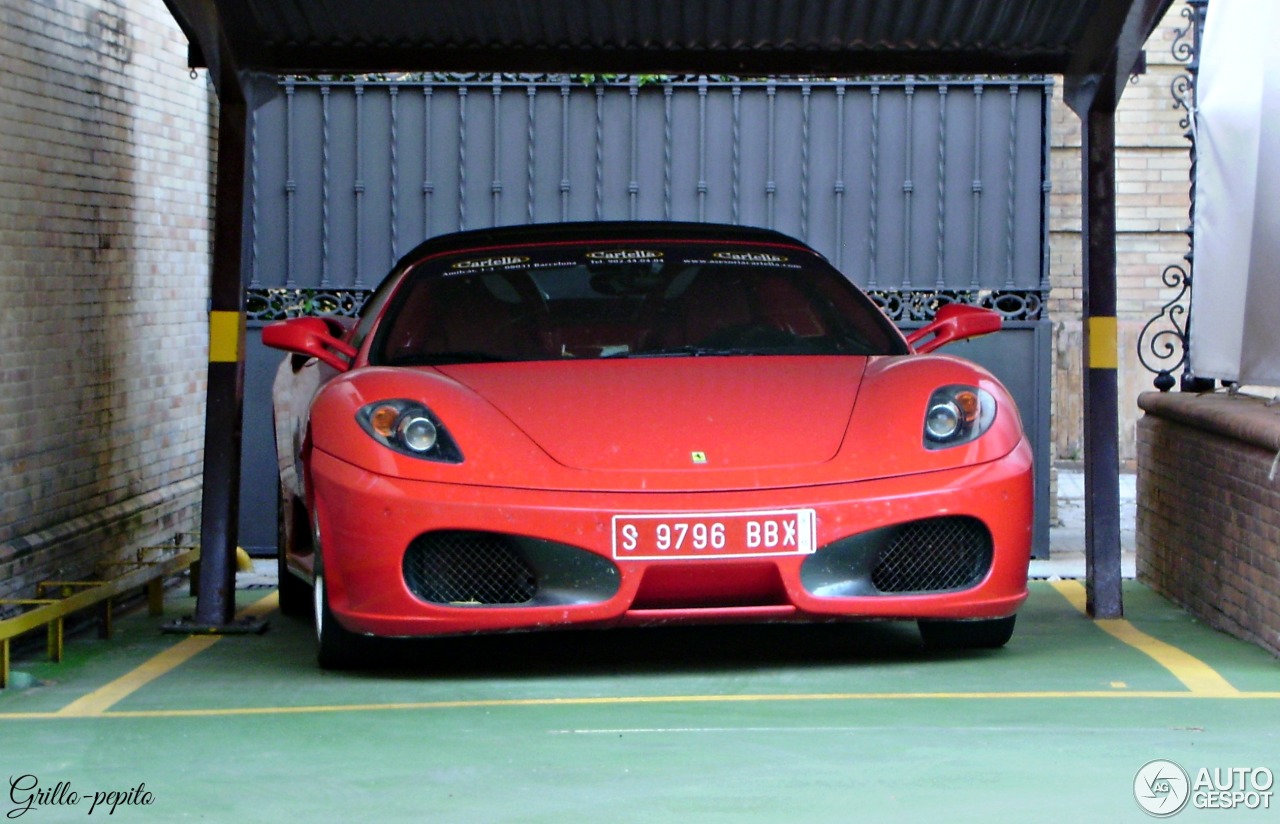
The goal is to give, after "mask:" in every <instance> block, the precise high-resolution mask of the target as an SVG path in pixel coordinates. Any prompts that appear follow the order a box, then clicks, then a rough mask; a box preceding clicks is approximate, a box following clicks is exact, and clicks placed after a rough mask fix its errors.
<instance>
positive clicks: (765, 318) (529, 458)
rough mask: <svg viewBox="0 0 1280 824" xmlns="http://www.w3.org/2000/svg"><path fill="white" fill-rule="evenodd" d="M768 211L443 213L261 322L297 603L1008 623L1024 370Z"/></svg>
mask: <svg viewBox="0 0 1280 824" xmlns="http://www.w3.org/2000/svg"><path fill="white" fill-rule="evenodd" d="M999 327H1000V319H999V316H998V315H997V314H995V313H993V312H990V311H987V310H984V309H979V308H974V307H968V306H959V305H948V306H944V307H942V308H941V309H940V310H939V311H938V313H937V318H936V320H935V321H934V322H933V323H931V324H930V325H929V326H927V327H925V328H924V329H921V330H919V331H916V332H914V333H912V334H911V335H909V336H907V337H904V336H903V335H902V334H901V333H900V332H899V331H898V330H897V329H896V328H895V327H894V326H893V324H892V323H890V322H889V320H888V319H887V318H886V317H885V316H884V314H883V313H882V312H881V311H880V310H879V309H878V308H877V307H876V305H875V304H874V303H873V302H872V301H871V300H870V299H869V298H868V297H867V296H866V295H865V294H863V293H862V292H861V291H860V290H859V289H858V288H857V287H856V286H854V285H853V284H852V283H851V282H850V281H849V280H848V279H847V278H845V277H844V276H843V275H841V274H840V273H839V272H838V271H836V270H835V269H834V268H833V267H832V266H831V265H830V264H829V263H827V261H826V260H825V259H824V258H823V257H822V256H820V255H819V254H817V253H816V252H814V251H813V250H812V249H810V248H808V247H807V246H805V245H804V244H803V243H801V242H799V241H797V240H794V239H792V238H789V237H787V236H785V235H781V234H778V233H776V232H772V231H766V230H762V229H750V228H743V227H736V226H717V225H706V224H681V223H568V224H559V225H533V226H521V227H510V228H500V229H489V230H481V231H472V232H463V233H458V234H452V235H447V236H442V237H437V238H433V239H431V240H428V241H427V242H425V243H423V244H422V245H420V246H418V247H417V248H416V249H414V250H413V251H412V252H410V253H409V254H407V255H405V256H404V258H403V259H401V261H400V262H399V263H398V264H397V265H396V266H395V267H394V269H393V270H392V271H391V273H390V274H389V275H388V276H387V277H386V279H385V280H383V282H382V284H381V285H380V286H379V287H378V288H377V290H376V291H375V292H374V293H373V294H372V295H371V296H370V298H369V300H368V301H367V303H366V304H365V305H364V308H363V312H362V315H361V317H360V318H359V319H358V321H356V322H354V323H349V322H345V321H342V320H339V319H335V318H310V317H309V318H298V319H294V320H287V321H283V322H280V323H276V324H272V325H270V326H268V327H266V328H265V329H264V330H263V336H262V339H263V342H264V343H266V344H267V345H269V346H272V347H275V348H278V349H283V350H285V351H287V352H289V353H292V356H291V357H289V358H286V359H285V360H284V362H283V363H282V364H281V366H280V368H279V371H278V373H277V376H276V379H275V385H274V399H275V400H274V404H275V429H276V443H277V447H278V455H279V464H280V493H281V494H280V573H281V575H280V600H281V607H282V609H283V610H284V611H285V612H287V613H293V614H300V613H301V614H304V613H306V612H307V611H308V610H310V609H314V614H315V625H316V632H317V635H318V640H319V659H320V664H321V665H322V666H324V667H341V666H346V665H349V664H350V663H352V662H353V661H354V660H357V658H358V652H359V649H360V646H361V642H362V637H363V636H393V637H399V636H427V635H444V634H459V633H474V632H487V631H509V630H533V629H546V628H555V627H566V626H580V627H611V626H619V625H643V624H658V623H671V622H687V623H692V622H747V621H796V620H799V621H830V620H836V619H899V620H902V619H909V620H916V621H918V622H919V627H920V632H921V634H922V636H923V638H924V640H925V641H926V643H930V644H934V645H939V646H950V647H956V646H970V647H973V646H977V647H996V646H1001V645H1003V644H1004V643H1005V642H1006V641H1007V640H1008V639H1009V637H1010V634H1011V633H1012V631H1013V624H1014V613H1015V612H1016V610H1017V609H1018V607H1019V606H1020V605H1021V604H1022V602H1023V600H1024V599H1025V598H1026V580H1027V564H1028V561H1029V558H1030V545H1031V523H1032V467H1031V450H1030V448H1029V446H1028V443H1027V440H1026V438H1025V436H1024V434H1023V431H1022V426H1021V423H1020V421H1019V417H1018V413H1017V410H1016V409H1015V407H1014V404H1013V402H1012V400H1011V399H1010V397H1009V394H1008V392H1007V391H1006V390H1005V389H1004V387H1002V386H1001V385H1000V383H999V382H998V381H997V380H996V379H995V378H994V377H992V376H991V375H990V374H989V373H988V372H986V371H984V370H983V369H982V368H980V367H978V366H976V365H974V364H972V363H969V362H967V361H964V360H961V359H958V358H955V357H948V356H945V355H938V354H929V353H930V352H932V351H933V350H935V349H937V348H938V347H940V346H942V345H943V344H945V343H948V342H950V341H954V340H959V339H962V338H967V337H973V336H975V335H979V334H984V333H988V332H993V331H996V330H997V329H999Z"/></svg>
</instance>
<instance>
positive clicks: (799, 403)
mask: <svg viewBox="0 0 1280 824" xmlns="http://www.w3.org/2000/svg"><path fill="white" fill-rule="evenodd" d="M866 366H867V359H866V358H861V357H847V356H846V357H773V356H755V357H680V358H651V359H638V358H634V359H621V360H608V359H606V360H591V361H582V362H566V361H554V362H545V363H541V362H539V363H504V364H467V365H456V366H439V367H436V369H437V370H438V371H439V372H441V373H443V374H444V375H446V376H447V377H449V378H450V379H452V380H454V381H457V382H458V383H460V384H462V385H464V386H466V387H467V388H469V389H470V390H471V391H473V392H475V393H476V394H477V395H479V396H480V397H481V398H483V399H484V400H485V401H486V402H487V403H489V404H490V405H492V406H493V407H494V408H495V409H497V410H498V411H499V412H501V413H502V414H503V415H504V416H506V417H507V418H508V419H509V420H511V421H512V422H513V423H514V424H515V425H516V426H517V427H519V428H520V430H521V431H523V432H524V433H525V434H526V435H527V436H528V437H529V438H530V439H531V440H533V441H534V443H536V444H537V445H538V446H539V447H540V448H541V449H543V450H544V451H545V452H546V453H547V454H548V455H550V456H551V458H552V459H554V460H555V461H556V462H557V463H560V464H561V465H563V466H566V467H570V468H573V469H584V470H605V471H608V470H640V471H672V470H686V471H699V470H702V471H705V470H707V469H761V468H771V467H784V466H805V465H813V464H818V463H823V462H827V461H830V460H831V459H832V458H833V457H834V456H835V455H836V453H837V452H838V451H839V449H840V444H841V442H842V441H843V439H844V436H845V432H846V431H847V429H848V426H849V418H850V415H851V414H852V412H853V406H854V402H855V400H856V399H857V396H858V388H859V385H860V384H861V381H862V377H863V374H864V372H865V371H866Z"/></svg>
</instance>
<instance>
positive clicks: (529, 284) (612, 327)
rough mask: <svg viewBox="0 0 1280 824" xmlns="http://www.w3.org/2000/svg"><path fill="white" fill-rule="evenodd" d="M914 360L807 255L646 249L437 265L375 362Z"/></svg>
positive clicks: (415, 287) (742, 248)
mask: <svg viewBox="0 0 1280 824" xmlns="http://www.w3.org/2000/svg"><path fill="white" fill-rule="evenodd" d="M906 351H907V350H906V347H905V344H904V343H903V341H902V338H901V336H900V335H899V334H898V333H897V331H896V330H895V329H894V328H893V327H892V325H891V324H890V323H889V322H888V321H887V320H886V319H885V317H884V315H883V314H881V313H880V311H879V310H878V309H877V308H876V307H875V305H874V304H873V303H872V302H871V301H870V300H869V299H868V298H867V297H866V296H865V295H864V294H862V292H861V291H859V290H858V289H857V287H855V286H854V285H853V284H852V283H850V282H849V281H848V280H847V279H846V278H845V277H844V276H843V275H841V274H840V273H839V272H837V271H836V270H835V269H833V268H832V267H831V266H830V265H829V264H827V263H826V261H824V260H823V259H822V258H821V257H819V256H817V255H816V254H814V253H812V252H809V251H807V250H805V249H801V248H797V247H783V246H772V245H759V244H742V243H735V244H728V243H697V242H689V241H681V242H679V243H665V244H664V243H654V242H652V241H648V240H646V241H643V242H637V243H627V242H621V243H616V242H615V243H607V242H606V243H573V244H557V245H551V244H548V245H545V246H530V247H520V248H510V247H508V248H502V249H496V250H495V249H486V250H482V251H480V252H477V253H472V254H462V255H447V256H444V255H442V256H437V257H432V258H429V259H427V260H424V261H422V262H420V263H418V264H417V265H415V266H413V267H411V269H410V271H409V272H408V274H407V275H406V277H405V281H404V283H403V284H402V285H401V287H400V288H399V289H398V290H397V292H396V294H395V296H394V298H393V299H392V301H391V304H390V306H389V307H388V309H387V313H386V315H385V316H384V317H383V319H382V321H381V322H380V324H379V330H378V332H377V335H376V337H375V340H374V345H373V347H372V349H371V352H370V358H369V360H370V363H372V364H381V365H444V364H456V363H483V362H495V361H528V360H559V359H566V358H577V359H584V358H664V357H698V356H742V355H892V354H904V353H905V352H906Z"/></svg>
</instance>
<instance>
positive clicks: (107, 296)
mask: <svg viewBox="0 0 1280 824" xmlns="http://www.w3.org/2000/svg"><path fill="white" fill-rule="evenodd" d="M0 78H2V80H0V353H3V357H2V358H0V597H4V596H8V595H12V594H15V593H22V594H25V593H28V592H30V590H31V588H32V587H33V585H34V583H35V582H36V581H37V580H40V579H43V578H46V577H51V576H64V575H65V576H79V575H85V574H88V573H89V572H90V571H91V570H92V569H93V567H94V565H95V563H96V562H98V561H100V560H103V559H107V558H110V557H111V556H113V555H116V554H118V553H120V552H122V551H124V550H127V549H130V548H132V547H135V546H138V545H141V544H145V543H151V542H155V541H158V540H162V539H163V540H167V539H170V538H171V537H172V536H173V534H174V533H176V532H179V531H191V530H194V529H196V528H197V527H198V508H199V476H200V470H201V459H202V455H201V452H202V443H203V441H202V432H203V422H204V421H203V415H204V412H203V408H204V380H205V364H206V349H207V332H206V322H205V321H206V315H205V308H206V299H207V294H208V287H207V285H208V230H209V196H208V193H209V174H210V165H209V156H210V152H209V131H210V130H209V122H210V93H209V91H208V90H207V86H206V80H205V79H204V77H203V76H201V77H200V78H198V79H192V78H191V77H190V75H189V72H188V70H187V68H186V41H185V39H184V38H183V37H182V35H181V33H180V31H179V30H178V28H177V26H176V24H174V22H173V19H172V17H171V16H170V15H169V13H168V11H167V10H166V9H165V6H164V4H163V2H162V0H45V2H38V3H37V2H31V0H0Z"/></svg>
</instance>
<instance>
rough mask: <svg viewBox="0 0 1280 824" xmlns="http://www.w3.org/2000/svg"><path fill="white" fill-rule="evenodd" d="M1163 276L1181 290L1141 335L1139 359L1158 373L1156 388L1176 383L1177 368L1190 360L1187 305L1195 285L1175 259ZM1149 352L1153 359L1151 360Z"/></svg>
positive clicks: (1147, 367) (1171, 285) (1164, 389)
mask: <svg viewBox="0 0 1280 824" xmlns="http://www.w3.org/2000/svg"><path fill="white" fill-rule="evenodd" d="M1160 279H1161V281H1163V282H1164V285H1165V286H1166V287H1168V288H1170V289H1177V290H1178V293H1177V294H1176V295H1174V298H1173V300H1171V301H1169V302H1168V303H1166V304H1165V305H1164V307H1163V308H1161V310H1160V314H1158V315H1156V316H1155V317H1154V318H1152V319H1151V320H1149V321H1147V323H1146V325H1144V326H1143V327H1142V332H1141V333H1139V335H1138V360H1139V361H1140V362H1141V363H1142V365H1143V366H1144V367H1145V368H1146V369H1147V370H1148V371H1150V372H1155V373H1156V379H1155V386H1156V389H1159V390H1160V391H1161V392H1168V391H1169V390H1170V389H1172V388H1173V387H1174V384H1175V381H1174V379H1173V372H1174V370H1176V369H1178V368H1179V367H1180V366H1182V365H1183V364H1185V363H1186V361H1187V343H1188V340H1187V322H1186V321H1187V305H1186V303H1185V302H1184V298H1186V297H1187V293H1188V292H1189V291H1190V289H1191V278H1190V277H1189V276H1188V275H1187V271H1186V270H1185V269H1183V268H1182V267H1181V266H1179V265H1177V264H1176V263H1175V264H1172V265H1170V266H1167V267H1165V270H1164V273H1163V274H1162V275H1161V276H1160ZM1148 355H1149V356H1150V358H1151V360H1150V361H1148V360H1147V358H1148ZM1175 355H1176V358H1175Z"/></svg>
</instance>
